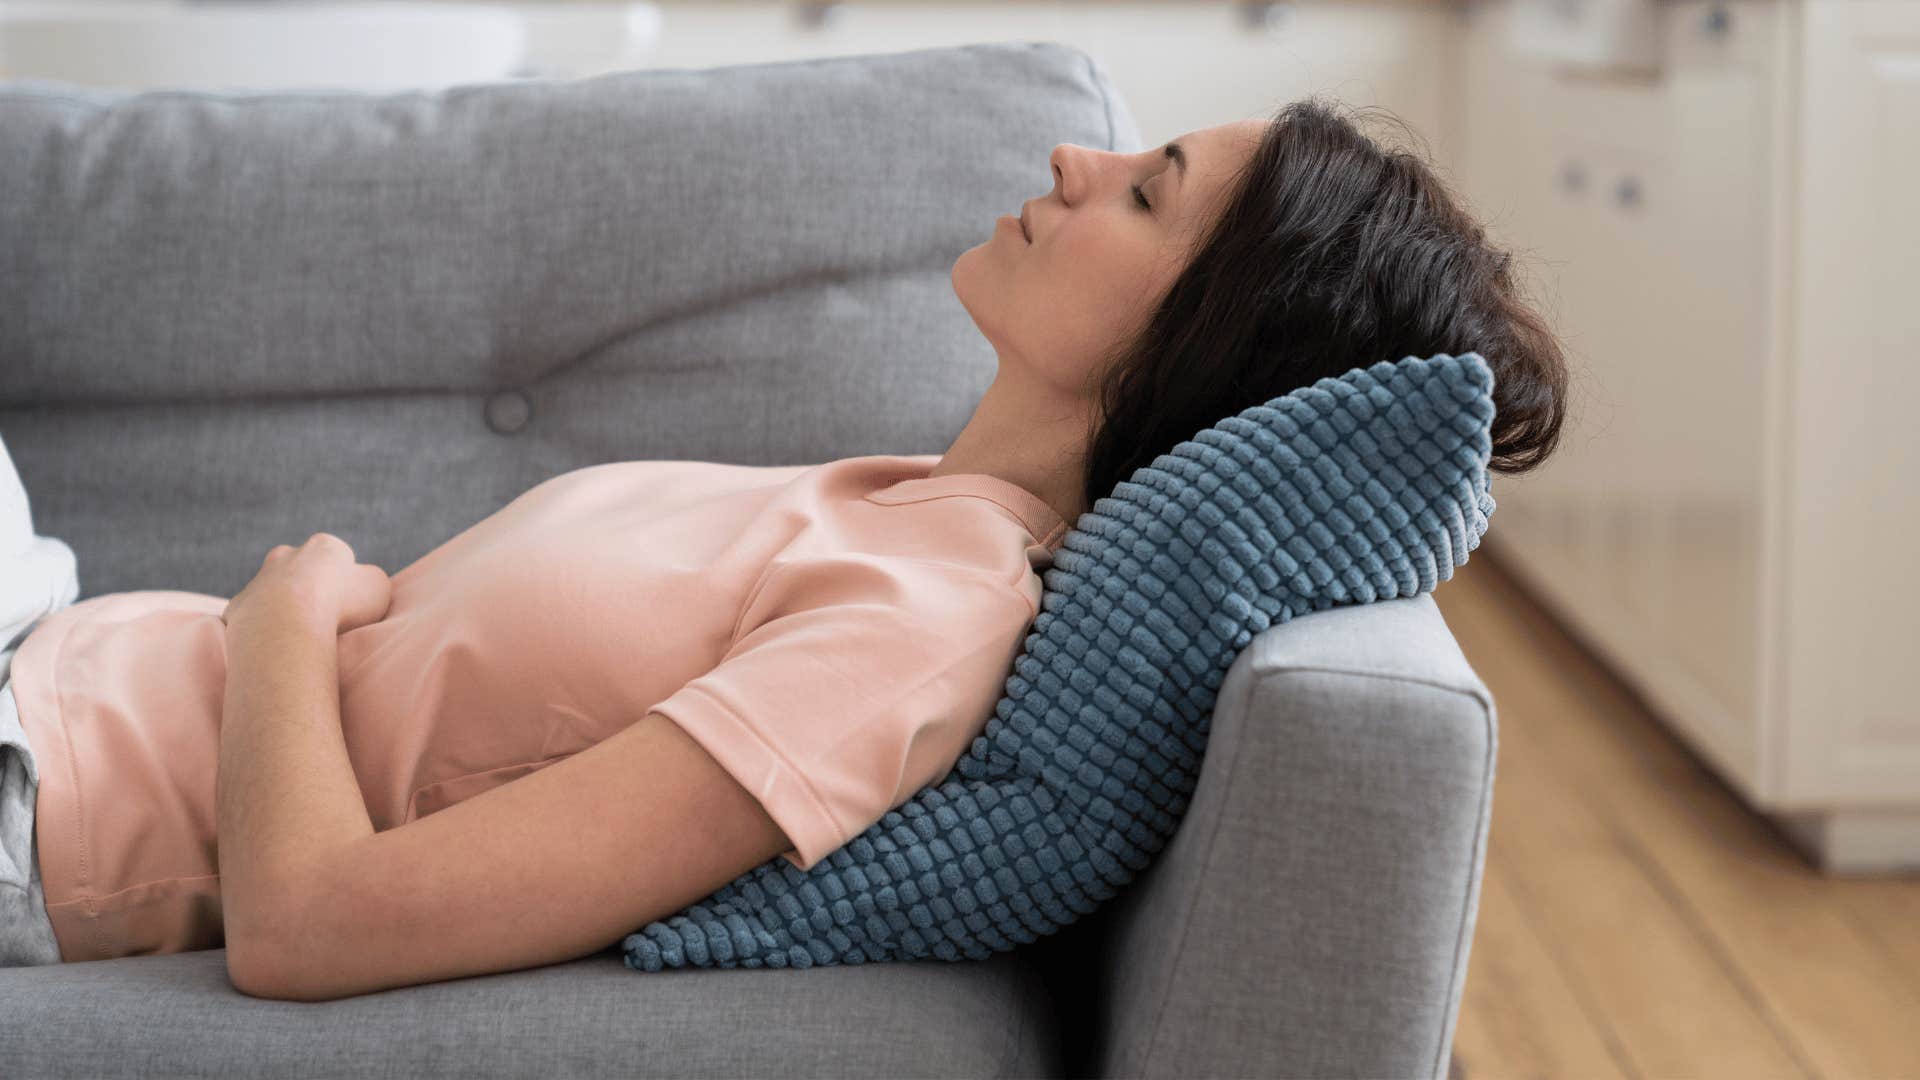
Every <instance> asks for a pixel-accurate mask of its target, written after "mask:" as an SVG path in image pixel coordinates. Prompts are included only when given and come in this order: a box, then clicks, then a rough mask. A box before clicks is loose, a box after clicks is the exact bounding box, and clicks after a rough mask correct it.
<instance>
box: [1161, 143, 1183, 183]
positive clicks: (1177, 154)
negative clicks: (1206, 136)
mask: <svg viewBox="0 0 1920 1080" xmlns="http://www.w3.org/2000/svg"><path fill="white" fill-rule="evenodd" d="M1166 155H1167V156H1168V157H1170V158H1172V159H1173V163H1174V164H1175V165H1178V166H1179V167H1180V179H1181V180H1182V181H1185V180H1186V178H1187V148H1186V147H1184V146H1181V145H1180V144H1179V143H1177V142H1170V143H1168V144H1167V148H1166Z"/></svg>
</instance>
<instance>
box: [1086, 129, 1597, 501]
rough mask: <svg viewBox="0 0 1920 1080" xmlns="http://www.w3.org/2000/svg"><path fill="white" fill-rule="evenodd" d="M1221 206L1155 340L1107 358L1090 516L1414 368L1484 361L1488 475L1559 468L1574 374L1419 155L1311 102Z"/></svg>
mask: <svg viewBox="0 0 1920 1080" xmlns="http://www.w3.org/2000/svg"><path fill="white" fill-rule="evenodd" d="M1355 112H1356V114H1364V113H1365V112H1366V110H1355ZM1363 118H1364V117H1363ZM1395 122H1396V123H1398V121H1397V120H1396V121H1395ZM1400 126H1401V127H1402V128H1403V129H1405V125H1404V123H1401V124H1400ZM1222 199H1223V202H1224V206H1223V209H1222V210H1221V211H1220V214H1219V217H1218V218H1217V220H1216V221H1215V222H1214V224H1213V225H1212V226H1211V227H1210V228H1209V229H1208V230H1207V231H1206V234H1205V236H1204V237H1203V238H1202V240H1201V241H1200V246H1199V247H1198V249H1197V251H1196V254H1195V256H1194V258H1193V261H1192V262H1191V263H1190V264H1189V265H1188V266H1187V268H1186V269H1185V270H1184V271H1183V272H1182V273H1181V275H1180V276H1179V277H1178V278H1177V279H1175V281H1174V283H1173V285H1172V287H1171V288H1170V289H1169V290H1168V292H1167V295H1166V297H1165V299H1164V300H1162V301H1161V303H1160V305H1159V307H1158V308H1156V309H1155V310H1154V312H1153V314H1152V316H1151V317H1150V319H1149V321H1148V323H1147V326H1146V328H1145V330H1144V331H1143V332H1142V333H1141V334H1139V335H1138V336H1137V337H1135V338H1133V339H1132V340H1130V341H1127V342H1125V343H1123V344H1122V345H1121V346H1120V347H1118V348H1117V349H1116V350H1115V351H1114V352H1113V353H1112V354H1110V355H1109V357H1107V363H1106V367H1105V369H1104V375H1103V376H1102V377H1101V380H1100V383H1099V385H1098V388H1097V395H1098V400H1097V404H1096V408H1095V411H1094V415H1093V417H1092V424H1091V428H1090V430H1089V435H1088V437H1089V442H1088V446H1089V452H1088V456H1087V463H1086V479H1085V498H1086V502H1085V506H1086V507H1087V508H1091V507H1092V506H1093V505H1094V503H1095V502H1096V501H1098V500H1099V499H1101V498H1103V497H1105V496H1107V495H1108V494H1110V493H1112V491H1113V488H1114V486H1115V485H1116V484H1118V483H1119V482H1120V481H1122V480H1126V479H1128V478H1129V477H1131V476H1132V475H1133V472H1134V470H1135V469H1138V468H1140V467H1141V466H1144V465H1150V464H1152V463H1153V460H1154V458H1156V457H1158V456H1160V455H1161V454H1164V453H1167V452H1169V451H1171V450H1172V449H1173V448H1174V447H1175V446H1176V445H1178V444H1179V443H1181V442H1182V441H1184V440H1187V439H1191V438H1193V436H1194V435H1195V434H1197V433H1198V432H1200V431H1202V430H1203V429H1205V428H1208V427H1211V426H1213V425H1214V424H1216V423H1218V422H1219V421H1220V420H1222V419H1224V418H1226V417H1229V416H1232V415H1234V414H1235V413H1238V412H1240V411H1241V410H1243V409H1246V408H1248V407H1250V406H1253V405H1258V404H1260V403H1262V402H1265V401H1268V400H1271V399H1272V398H1275V397H1279V396H1280V395H1282V394H1286V393H1288V392H1290V391H1292V390H1296V389H1298V388H1300V387H1303V386H1310V385H1312V384H1313V383H1314V382H1315V381H1317V380H1319V379H1321V378H1327V377H1337V376H1340V375H1344V374H1346V373H1347V372H1348V371H1350V370H1351V369H1353V368H1356V367H1368V366H1371V365H1373V364H1376V363H1379V362H1380V361H1382V360H1386V361H1397V360H1401V359H1403V358H1405V357H1408V356H1421V357H1426V356H1431V355H1433V354H1435V353H1447V354H1449V355H1455V356H1457V355H1459V354H1461V353H1466V352H1475V353H1479V354H1480V355H1481V357H1483V358H1484V359H1485V360H1486V361H1487V364H1488V366H1489V367H1490V368H1492V370H1493V379H1494V387H1493V399H1494V419H1493V454H1492V459H1491V461H1490V462H1489V466H1488V467H1489V468H1490V469H1491V470H1493V471H1496V472H1504V473H1509V474H1514V475H1517V474H1520V473H1524V472H1527V471H1528V470H1530V469H1533V468H1534V467H1536V466H1538V465H1539V464H1540V463H1541V462H1542V461H1544V460H1545V459H1546V458H1547V456H1548V455H1549V454H1551V453H1552V452H1553V449H1554V447H1555V445H1556V444H1557V443H1558V441H1559V438H1560V429H1561V424H1562V422H1563V421H1564V419H1565V413H1566V405H1565V397H1566V392H1567V378H1568V376H1567V361H1566V357H1565V355H1564V354H1563V353H1562V351H1561V348H1560V345H1559V343H1558V342H1557V341H1556V340H1555V338H1554V335H1553V333H1552V331H1551V330H1550V329H1549V328H1548V326H1547V323H1546V321H1545V320H1544V319H1542V318H1541V316H1540V315H1539V314H1538V313H1536V312H1535V311H1534V310H1533V309H1532V308H1531V307H1530V306H1529V305H1528V304H1527V303H1526V302H1524V301H1523V300H1522V299H1521V297H1520V295H1519V294H1518V292H1517V290H1516V289H1515V287H1514V283H1513V279H1512V275H1511V273H1510V263H1511V261H1512V260H1511V256H1510V254H1509V253H1508V252H1506V251H1504V250H1501V249H1499V248H1497V247H1495V246H1493V245H1491V244H1490V243H1488V242H1487V239H1486V234H1485V232H1484V230H1483V229H1482V228H1481V227H1480V225H1479V224H1478V223H1477V222H1475V221H1474V220H1473V219H1472V218H1471V217H1470V216H1469V215H1468V214H1467V213H1466V212H1465V211H1464V210H1463V209H1462V207H1461V204H1460V200H1459V199H1458V198H1456V196H1455V195H1454V194H1453V193H1452V192H1451V191H1449V190H1448V188H1447V186H1446V185H1445V184H1444V183H1443V182H1442V181H1441V180H1440V179H1439V177H1437V176H1436V175H1435V174H1434V172H1433V171H1432V170H1431V168H1430V167H1429V166H1428V165H1427V163H1426V161H1425V159H1424V158H1423V157H1422V156H1421V155H1418V154H1415V153H1413V152H1411V151H1408V150H1403V149H1386V148H1383V147H1381V146H1379V145H1377V144H1375V143H1374V142H1373V141H1372V140H1371V139H1369V138H1368V137H1367V136H1366V135H1364V134H1363V133H1362V132H1361V131H1360V130H1359V128H1358V127H1356V126H1355V124H1354V123H1353V122H1352V121H1351V120H1349V119H1347V118H1346V117H1344V116H1342V115H1340V112H1339V111H1338V109H1337V107H1336V105H1334V104H1328V103H1323V102H1322V101H1320V100H1318V99H1317V98H1306V99H1303V100H1299V101H1294V102H1291V103H1289V104H1287V105H1285V106H1283V107H1282V108H1280V109H1279V110H1278V111H1277V112H1276V113H1275V114H1274V116H1273V117H1272V120H1271V122H1270V123H1269V124H1268V126H1267V129H1266V132H1265V134H1264V135H1263V136H1262V137H1261V141H1260V145H1259V147H1258V148H1257V149H1256V150H1255V151H1254V153H1253V156H1252V158H1251V159H1250V161H1249V162H1248V163H1247V165H1246V167H1245V169H1244V170H1243V171H1242V172H1241V173H1240V174H1239V175H1238V176H1236V177H1235V178H1234V179H1233V180H1232V181H1230V184H1229V190H1228V192H1227V193H1226V194H1224V195H1223V196H1222Z"/></svg>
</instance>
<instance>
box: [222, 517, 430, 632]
mask: <svg viewBox="0 0 1920 1080" xmlns="http://www.w3.org/2000/svg"><path fill="white" fill-rule="evenodd" d="M392 603H393V582H392V580H391V579H389V578H388V577H387V572H386V571H384V570H382V569H380V568H379V567H377V566H374V565H373V564H371V563H360V562H355V561H354V558H353V548H351V547H349V546H348V545H347V542H346V541H345V540H342V539H340V538H339V537H337V536H335V535H333V534H332V533H324V532H318V533H314V534H313V535H312V536H310V537H308V538H307V542H306V543H304V544H301V545H300V546H299V547H293V546H291V545H289V544H278V545H275V546H274V548H273V550H272V551H269V552H267V557H266V559H265V560H263V561H262V562H261V564H260V571H259V573H256V574H255V575H254V576H253V580H252V581H250V582H248V583H247V587H246V588H244V589H241V590H240V593H239V595H237V596H235V597H234V598H233V599H231V600H229V601H227V607H226V610H224V611H222V612H221V613H220V621H221V622H222V623H225V624H226V625H227V626H228V627H229V628H231V627H232V626H233V625H234V624H235V622H236V621H240V620H244V619H246V618H249V617H251V616H250V615H249V614H248V613H250V612H256V611H261V610H266V609H275V610H289V609H290V610H291V611H292V612H293V614H295V615H296V616H297V617H301V618H305V619H308V620H311V621H312V623H313V625H315V626H316V627H318V628H320V629H322V630H331V631H332V633H333V634H334V635H335V636H338V635H340V634H344V633H346V632H347V631H349V630H352V629H354V628H355V627H359V626H365V625H367V624H368V623H376V622H379V621H380V620H381V619H384V618H386V616H387V609H388V608H389V607H390V606H391V605H392Z"/></svg>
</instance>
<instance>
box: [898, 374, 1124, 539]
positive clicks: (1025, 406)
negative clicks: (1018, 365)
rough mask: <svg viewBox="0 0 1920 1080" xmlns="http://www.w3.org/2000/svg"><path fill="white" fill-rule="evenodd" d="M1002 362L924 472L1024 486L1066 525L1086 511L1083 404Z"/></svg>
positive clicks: (931, 474) (1085, 435) (1084, 406)
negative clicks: (1017, 375) (1019, 377)
mask: <svg viewBox="0 0 1920 1080" xmlns="http://www.w3.org/2000/svg"><path fill="white" fill-rule="evenodd" d="M1013 378H1014V377H1013V376H1012V375H1010V374H1009V366H1008V365H1006V364H1004V363H1003V364H1002V365H1001V368H1000V373H999V374H998V375H996V376H995V377H994V380H993V385H991V386H989V387H987V392H986V394H985V395H983V396H982V397H981V398H980V403H979V404H978V405H976V406H974V409H973V417H972V419H970V420H968V421H967V426H966V427H965V428H962V429H961V431H960V434H959V436H958V437H956V438H955V439H954V440H953V445H952V446H949V447H947V452H946V454H944V455H943V456H942V457H941V458H940V460H939V461H938V462H936V463H935V464H934V466H933V471H932V472H931V473H929V474H928V475H929V476H947V475H950V474H953V473H985V474H987V475H989V476H994V477H998V478H999V479H1001V480H1005V481H1007V482H1008V483H1011V484H1014V485H1016V486H1019V487H1022V488H1025V489H1026V490H1028V491H1030V492H1032V493H1033V494H1034V495H1036V496H1038V497H1039V498H1040V499H1041V501H1043V502H1045V503H1046V504H1047V505H1048V506H1051V507H1053V510H1054V512H1055V513H1057V514H1059V515H1060V517H1061V519H1062V520H1064V521H1066V522H1067V523H1068V524H1069V525H1071V524H1072V523H1073V522H1074V521H1075V520H1077V519H1078V518H1079V517H1080V515H1081V514H1082V513H1083V512H1085V510H1086V507H1085V506H1084V505H1083V504H1084V502H1085V485H1084V482H1083V481H1084V475H1083V470H1084V469H1085V467H1086V452H1087V445H1086V441H1087V429H1086V424H1087V415H1088V414H1087V406H1086V404H1085V403H1084V402H1081V401H1076V400H1071V399H1069V398H1067V397H1065V396H1063V395H1061V394H1059V393H1058V392H1057V391H1056V390H1055V389H1054V388H1052V387H1049V386H1045V385H1042V384H1031V383H1030V384H1025V385H1022V384H1018V383H1016V382H1014V381H1013Z"/></svg>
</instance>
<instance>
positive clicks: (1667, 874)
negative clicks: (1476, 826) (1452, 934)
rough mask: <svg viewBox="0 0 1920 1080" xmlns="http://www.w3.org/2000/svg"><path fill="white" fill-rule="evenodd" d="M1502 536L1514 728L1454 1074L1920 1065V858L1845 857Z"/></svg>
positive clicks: (1496, 624) (1492, 571)
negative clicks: (1692, 721)
mask: <svg viewBox="0 0 1920 1080" xmlns="http://www.w3.org/2000/svg"><path fill="white" fill-rule="evenodd" d="M1496 559H1497V556H1495V555H1493V554H1492V553H1491V552H1490V551H1488V550H1485V549H1482V550H1479V551H1476V552H1474V554H1473V555H1472V556H1471V557H1470V558H1469V560H1468V562H1467V564H1466V565H1465V566H1463V567H1459V568H1457V569H1456V570H1455V572H1454V577H1453V579H1452V580H1450V581H1447V582H1444V583H1442V584H1441V585H1440V586H1439V588H1438V589H1436V590H1435V592H1434V600H1435V602H1436V603H1438V604H1439V606H1440V609H1441V611H1442V613H1443V614H1444V615H1445V616H1446V620H1447V625H1448V626H1449V627H1450V628H1451V629H1452V630H1453V634H1454V636H1455V638H1457V639H1458V640H1459V642H1460V647H1461V649H1462V650H1463V651H1464V652H1465V653H1466V656H1467V659H1468V661H1469V662H1470V663H1471V664H1472V665H1473V667H1474V670H1475V671H1477V672H1478V673H1479V674H1480V677H1481V678H1482V679H1484V680H1485V681H1486V683H1487V686H1488V688H1489V689H1491V690H1492V692H1493V697H1494V705H1495V709H1496V711H1497V716H1498V720H1499V741H1500V752H1499V758H1498V762H1497V765H1496V772H1495V776H1494V789H1493V826H1492V829H1491V830H1490V832H1489V833H1488V839H1487V862H1486V874H1485V877H1484V879H1483V881H1482V884H1481V892H1480V913H1479V919H1478V922H1477V923H1476V926H1475V931H1474V939H1473V951H1472V954H1471V957H1470V959H1469V964H1468V972H1467V982H1466V986H1465V989H1464V996H1463V998H1462V1000H1461V1005H1460V1018H1459V1025H1458V1027H1457V1028H1456V1031H1455V1035H1454V1043H1453V1062H1452V1070H1451V1071H1452V1075H1453V1076H1454V1077H1456V1078H1465V1080H1483V1078H1492V1077H1552V1078H1559V1077H1582V1078H1584V1077H1697V1078H1719V1077H1727V1078H1741V1080H1745V1078H1750V1077H1800V1076H1807V1077H1826V1078H1835V1080H1838V1078H1852V1077H1871V1078H1882V1077H1911V1078H1920V877H1915V876H1904V877H1894V876H1881V877H1863V878H1830V877H1826V876H1824V875H1822V874H1821V873H1820V872H1819V871H1817V870H1815V869H1814V868H1813V866H1812V864H1811V863H1810V862H1809V861H1808V860H1807V859H1806V858H1805V857H1804V856H1803V855H1802V854H1800V852H1799V851H1798V850H1797V849H1796V848H1794V847H1793V846H1792V845H1791V844H1790V843H1789V842H1788V840H1787V839H1786V838H1785V836H1784V835H1783V834H1782V833H1781V832H1780V831H1779V830H1778V829H1776V828H1775V826H1774V825H1773V824H1772V823H1771V822H1770V821H1769V820H1767V819H1766V818H1764V817H1762V816H1760V815H1758V814H1756V813H1754V812H1752V811H1751V810H1749V809H1748V808H1747V807H1746V805H1745V803H1743V802H1742V801H1741V800H1740V798H1739V797H1738V796H1737V795H1735V794H1734V792H1733V791H1732V790H1731V789H1730V788H1728V787H1727V786H1726V785H1725V784H1724V783H1723V782H1721V781H1720V779H1719V778H1718V776H1717V775H1716V774H1714V773H1713V772H1712V771H1711V770H1710V769H1709V768H1708V767H1707V766H1706V765H1705V764H1704V763H1703V762H1702V761H1701V760H1700V759H1699V758H1697V757H1695V756H1694V754H1693V753H1692V751H1690V750H1689V749H1687V747H1686V746H1685V744H1684V743H1682V742H1680V741H1679V739H1678V737H1677V736H1674V735H1672V734H1670V733H1669V731H1668V730H1667V729H1666V728H1665V727H1664V726H1662V725H1661V724H1660V723H1659V722H1658V721H1657V720H1655V719H1653V717H1651V716H1650V715H1649V713H1648V711H1647V706H1646V705H1645V704H1644V702H1642V701H1641V700H1640V699H1639V698H1638V697H1637V696H1636V695H1635V694H1634V693H1633V691H1632V690H1631V689H1630V688H1629V687H1627V686H1626V685H1625V684H1624V683H1621V682H1619V681H1617V680H1616V679H1615V678H1614V677H1612V676H1611V675H1610V674H1609V673H1608V672H1607V671H1606V670H1605V669H1604V668H1602V667H1601V666H1600V665H1599V664H1597V663H1596V662H1595V661H1594V660H1593V659H1592V658H1591V656H1590V655H1589V654H1588V653H1586V652H1585V651H1584V650H1583V649H1582V648H1581V647H1580V646H1579V645H1578V644H1577V643H1576V642H1575V641H1574V640H1572V639H1571V638H1569V636H1568V635H1567V633H1566V632H1565V631H1564V630H1563V629H1561V628H1560V626H1559V625H1558V624H1557V623H1556V622H1555V621H1554V620H1553V619H1552V617H1551V616H1550V615H1549V614H1547V613H1546V612H1545V611H1544V610H1542V609H1541V608H1540V607H1539V606H1537V605H1536V603H1535V602H1534V601H1533V600H1532V599H1531V598H1530V597H1529V595H1528V594H1526V593H1524V592H1523V591H1522V590H1521V589H1520V587H1519V586H1518V585H1517V584H1516V583H1515V581H1514V580H1513V579H1512V578H1511V577H1510V576H1508V575H1507V574H1506V573H1504V572H1503V571H1502V569H1501V567H1500V566H1499V564H1498V562H1497V561H1496Z"/></svg>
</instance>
